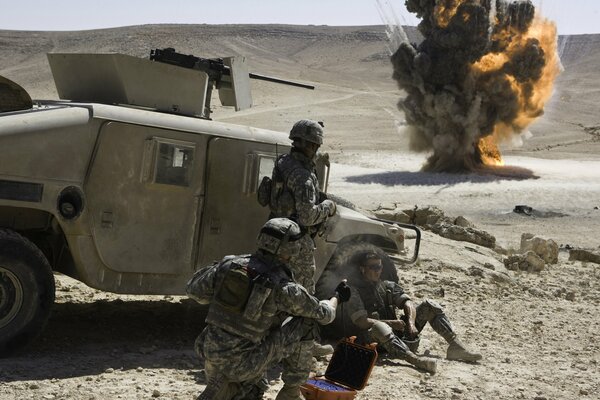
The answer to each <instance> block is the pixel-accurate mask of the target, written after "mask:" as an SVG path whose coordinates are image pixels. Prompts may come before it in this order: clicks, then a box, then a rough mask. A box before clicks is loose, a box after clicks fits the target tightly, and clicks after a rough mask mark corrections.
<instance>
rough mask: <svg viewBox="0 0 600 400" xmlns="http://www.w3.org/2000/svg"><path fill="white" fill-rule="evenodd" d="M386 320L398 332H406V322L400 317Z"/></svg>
mask: <svg viewBox="0 0 600 400" xmlns="http://www.w3.org/2000/svg"><path fill="white" fill-rule="evenodd" d="M386 322H387V323H388V325H389V326H391V327H392V329H393V330H394V331H396V332H404V329H405V328H406V324H405V323H404V321H402V320H400V319H391V320H388V321H386Z"/></svg>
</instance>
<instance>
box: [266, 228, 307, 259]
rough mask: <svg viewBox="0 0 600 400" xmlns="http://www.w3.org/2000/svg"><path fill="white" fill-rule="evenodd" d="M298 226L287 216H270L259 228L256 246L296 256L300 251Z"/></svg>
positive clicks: (275, 253)
mask: <svg viewBox="0 0 600 400" xmlns="http://www.w3.org/2000/svg"><path fill="white" fill-rule="evenodd" d="M302 236H303V233H302V231H301V230H300V226H298V224H297V223H295V222H294V221H292V220H290V219H287V218H272V219H270V220H268V221H267V222H266V223H265V224H264V225H263V227H262V228H261V229H260V233H259V234H258V238H257V240H256V242H257V245H258V248H259V249H261V250H264V251H266V252H268V253H271V254H274V255H278V256H281V255H286V256H292V257H293V256H296V255H298V253H299V252H300V242H299V241H298V239H300V238H301V237H302Z"/></svg>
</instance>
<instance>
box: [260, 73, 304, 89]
mask: <svg viewBox="0 0 600 400" xmlns="http://www.w3.org/2000/svg"><path fill="white" fill-rule="evenodd" d="M248 76H249V77H250V78H252V79H256V80H259V81H267V82H275V83H281V84H284V85H289V86H297V87H301V88H304V89H310V90H314V89H315V87H314V86H313V85H307V84H305V83H300V82H293V81H288V80H285V79H281V78H275V77H272V76H266V75H260V74H254V73H252V72H250V73H249V74H248Z"/></svg>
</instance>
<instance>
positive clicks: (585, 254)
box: [569, 249, 600, 264]
mask: <svg viewBox="0 0 600 400" xmlns="http://www.w3.org/2000/svg"><path fill="white" fill-rule="evenodd" d="M569 261H582V262H592V263H595V264H600V253H598V252H593V251H590V250H584V249H572V250H570V251H569Z"/></svg>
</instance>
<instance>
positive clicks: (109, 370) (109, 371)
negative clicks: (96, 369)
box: [104, 368, 115, 374]
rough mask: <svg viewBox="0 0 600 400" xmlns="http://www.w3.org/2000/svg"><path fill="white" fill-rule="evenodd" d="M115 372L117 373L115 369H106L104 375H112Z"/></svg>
mask: <svg viewBox="0 0 600 400" xmlns="http://www.w3.org/2000/svg"><path fill="white" fill-rule="evenodd" d="M113 372H115V369H114V368H106V369H105V370H104V373H106V374H112V373H113Z"/></svg>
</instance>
